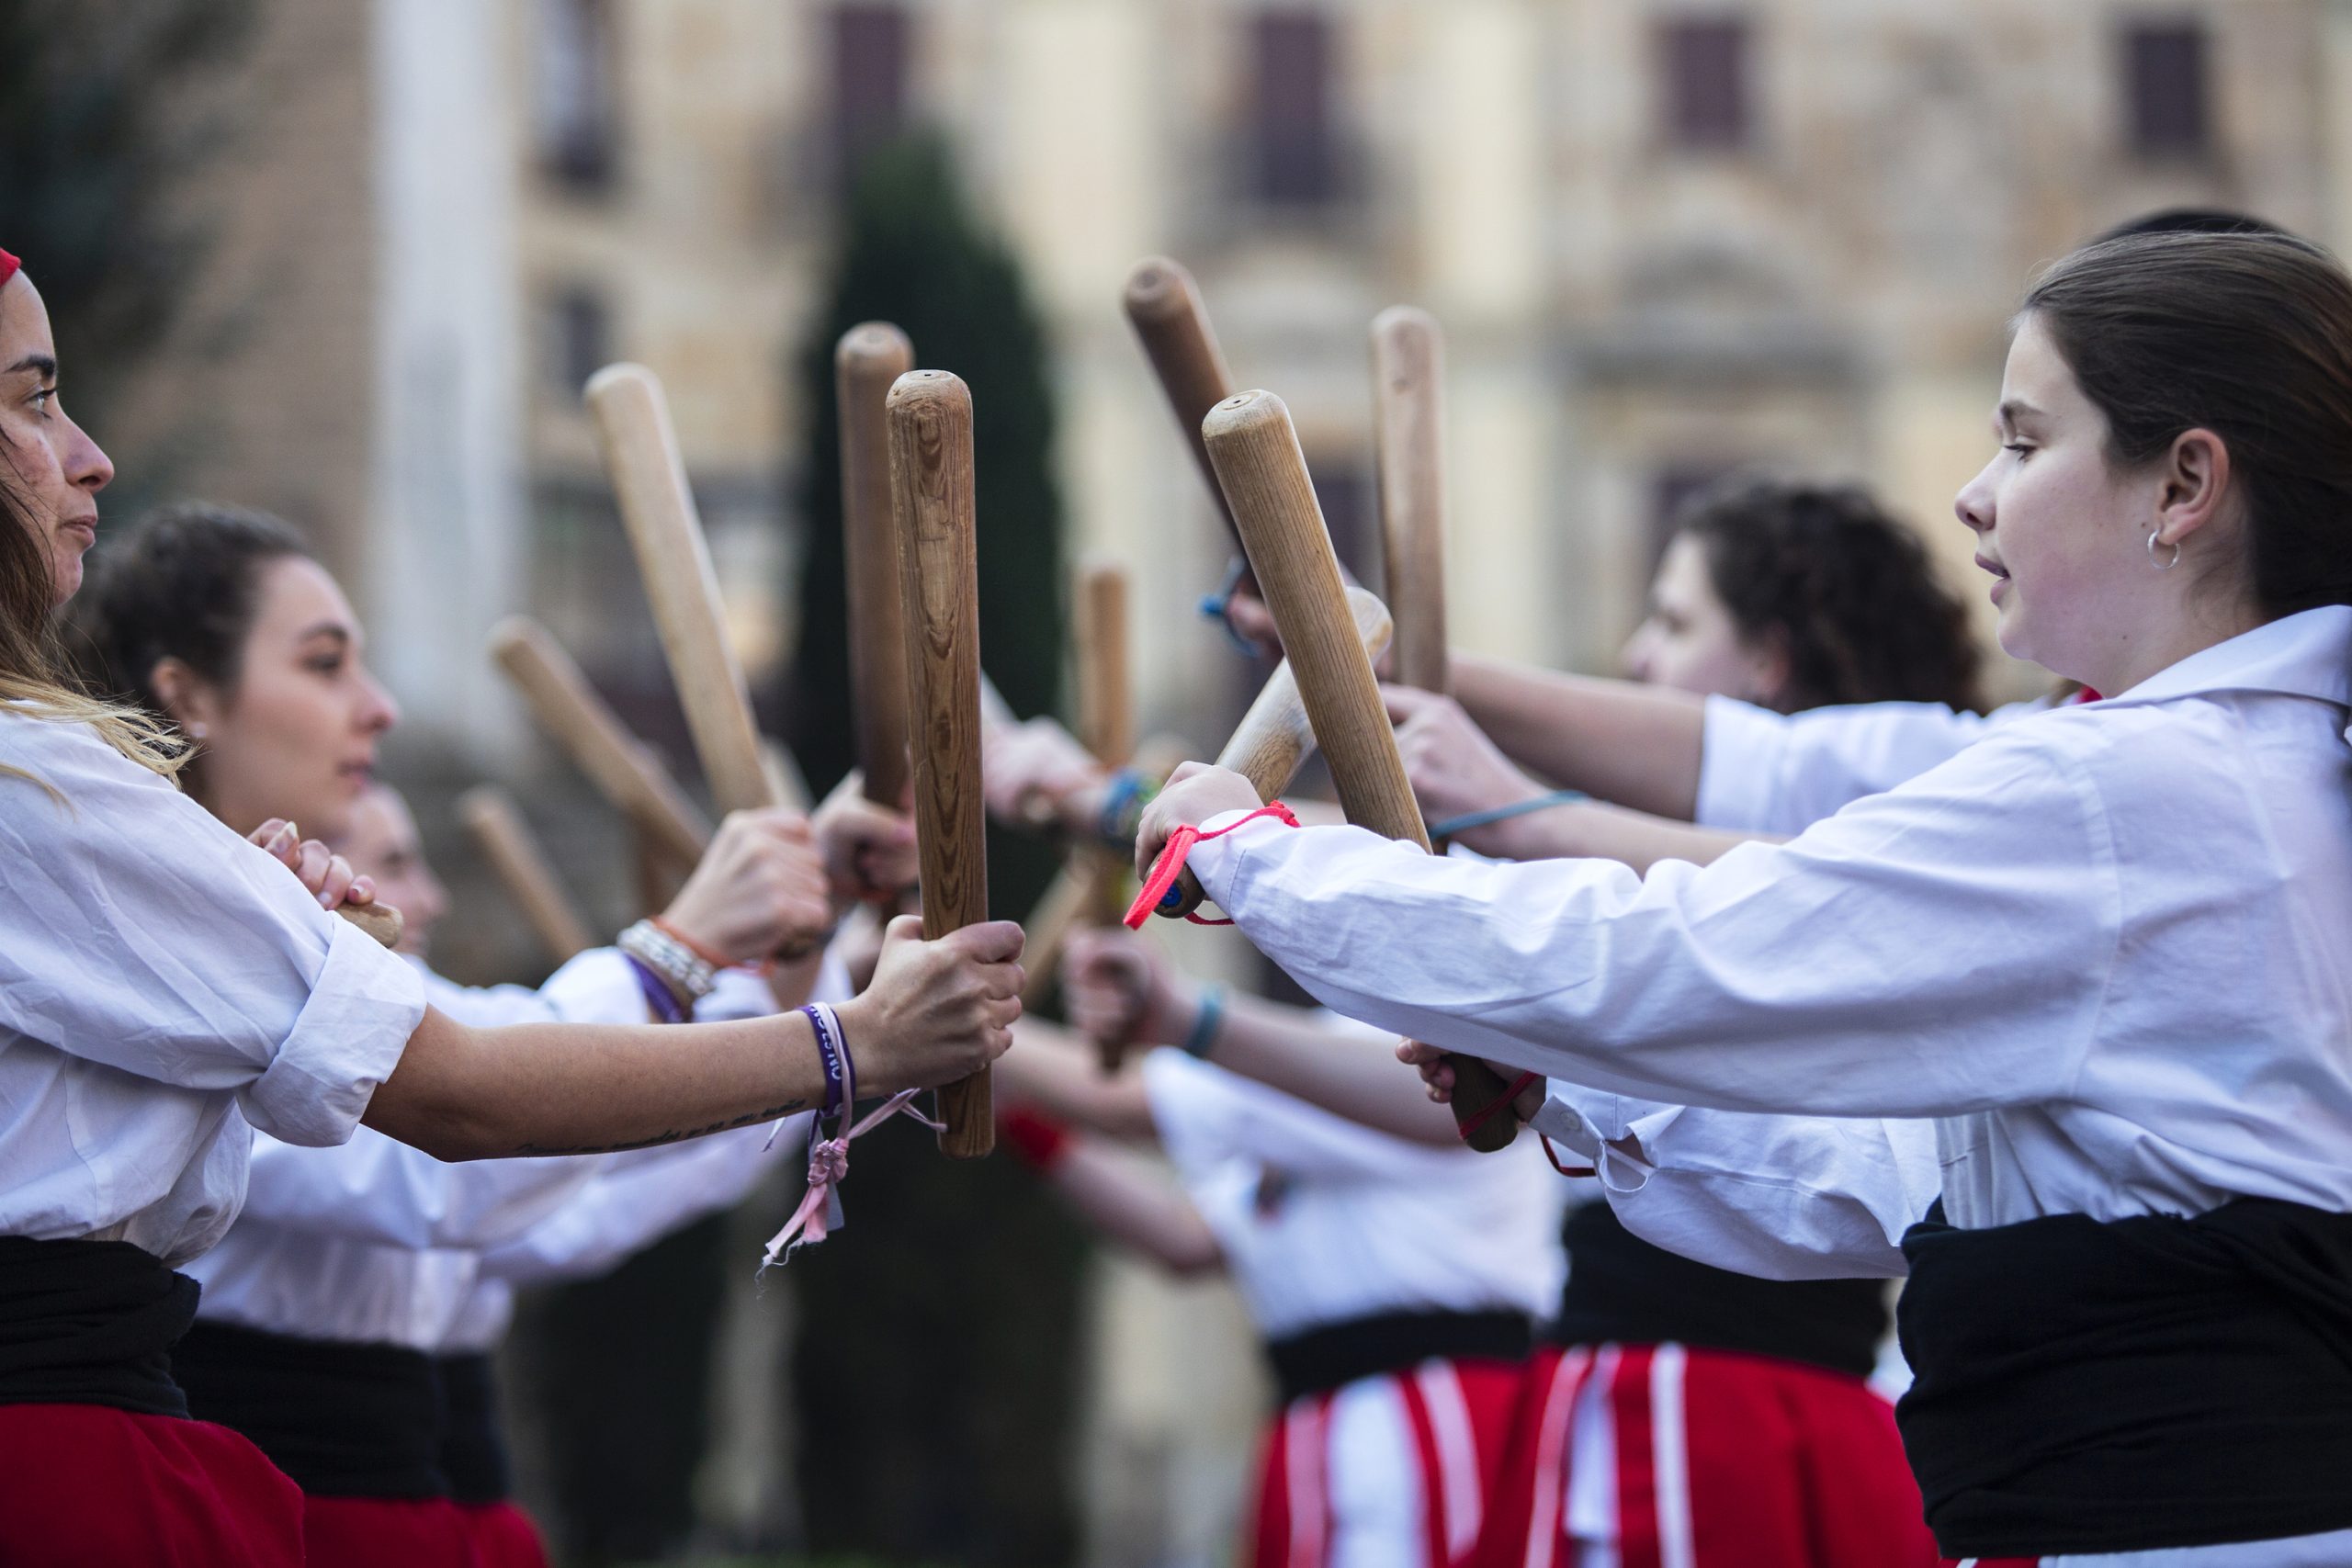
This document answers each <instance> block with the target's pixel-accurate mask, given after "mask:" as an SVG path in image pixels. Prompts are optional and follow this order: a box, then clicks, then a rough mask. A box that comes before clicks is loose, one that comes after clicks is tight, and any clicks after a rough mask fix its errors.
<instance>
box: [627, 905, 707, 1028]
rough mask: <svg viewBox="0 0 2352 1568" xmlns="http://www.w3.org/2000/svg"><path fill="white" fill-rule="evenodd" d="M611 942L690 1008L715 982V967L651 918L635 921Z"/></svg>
mask: <svg viewBox="0 0 2352 1568" xmlns="http://www.w3.org/2000/svg"><path fill="white" fill-rule="evenodd" d="M613 945H615V946H616V947H617V948H619V949H620V950H621V951H622V952H623V953H628V955H629V956H630V957H631V958H634V959H636V960H637V961H638V962H639V963H640V964H644V965H645V966H646V967H647V968H648V969H650V970H652V971H653V972H654V973H655V974H656V975H659V976H662V979H663V980H664V981H666V982H668V984H669V986H670V988H671V989H672V990H673V991H675V992H677V993H678V996H679V998H681V999H682V1000H683V1001H684V1002H685V1004H686V1005H688V1006H689V1007H691V1006H692V1005H693V1004H694V1003H695V1002H698V1001H700V1000H702V998H705V997H707V996H708V995H710V993H711V989H712V987H716V986H717V985H718V970H717V969H715V968H713V967H712V966H711V965H710V964H708V963H707V962H705V961H704V960H703V959H702V957H701V956H700V955H698V954H697V953H695V951H694V949H692V948H690V947H688V946H687V945H686V944H685V943H684V942H680V941H679V940H678V939H677V938H676V937H674V936H673V935H671V934H670V933H669V932H668V931H664V930H662V927H661V926H659V925H657V924H655V923H654V922H653V921H651V920H639V921H638V922H637V924H635V925H633V926H631V927H629V928H628V930H627V931H623V932H621V934H620V938H619V940H618V941H617V942H615V943H614V944H613Z"/></svg>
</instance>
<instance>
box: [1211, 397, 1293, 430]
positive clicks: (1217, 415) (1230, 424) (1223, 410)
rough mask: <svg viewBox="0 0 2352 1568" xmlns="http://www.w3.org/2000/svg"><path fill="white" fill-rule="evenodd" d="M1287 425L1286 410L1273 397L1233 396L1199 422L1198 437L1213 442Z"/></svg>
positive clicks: (1288, 414) (1286, 407) (1276, 398)
mask: <svg viewBox="0 0 2352 1568" xmlns="http://www.w3.org/2000/svg"><path fill="white" fill-rule="evenodd" d="M1288 423H1290V408H1289V406H1288V405H1287V404H1285V403H1284V402H1283V400H1282V399H1280V398H1278V397H1276V396H1275V395H1274V394H1273V393H1272V392H1267V391H1250V392H1236V393H1234V394H1233V396H1231V397H1229V398H1227V399H1226V400H1224V401H1223V402H1221V403H1218V404H1216V406H1215V407H1213V408H1211V409H1210V410H1209V412H1208V413H1207V415H1206V416H1205V417H1204V418H1203V419H1202V421H1201V434H1202V435H1203V436H1204V437H1209V438H1214V437H1216V436H1219V435H1234V434H1240V433H1242V432H1244V431H1250V430H1257V429H1261V428H1263V427H1265V426H1267V425H1272V424H1288Z"/></svg>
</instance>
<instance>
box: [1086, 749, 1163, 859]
mask: <svg viewBox="0 0 2352 1568" xmlns="http://www.w3.org/2000/svg"><path fill="white" fill-rule="evenodd" d="M1155 795H1159V781H1158V780H1156V779H1154V778H1152V777H1151V776H1150V775H1149V774H1148V773H1143V772H1142V771H1140V770H1139V769H1136V768H1121V769H1120V770H1119V771H1118V772H1117V773H1114V774H1112V775H1111V788H1110V791H1109V793H1107V794H1106V795H1104V796H1103V811H1102V815H1101V816H1100V817H1099V818H1096V820H1095V824H1094V830H1095V832H1096V833H1097V834H1099V835H1101V837H1102V840H1103V842H1104V843H1106V844H1108V845H1110V846H1111V847H1112V848H1113V849H1114V850H1125V851H1127V852H1130V853H1132V852H1134V850H1135V847H1136V829H1139V828H1141V827H1142V826H1143V812H1144V807H1147V806H1149V805H1150V804H1151V802H1152V798H1153V797H1154V796H1155Z"/></svg>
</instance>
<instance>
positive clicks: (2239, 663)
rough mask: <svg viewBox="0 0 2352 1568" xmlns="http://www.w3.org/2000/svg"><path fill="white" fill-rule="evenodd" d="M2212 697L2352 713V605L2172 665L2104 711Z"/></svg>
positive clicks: (2285, 619) (2305, 614) (2273, 624)
mask: <svg viewBox="0 0 2352 1568" xmlns="http://www.w3.org/2000/svg"><path fill="white" fill-rule="evenodd" d="M2205 692H2282V693H2285V694H2288V695H2290V696H2298V697H2316V698H2318V699H2319V700H2320V701H2322V702H2325V703H2334V704H2335V705H2336V706H2338V707H2352V604H2323V605H2321V606H2320V607H2319V608H2317V609H2315V610H2303V611H2299V612H2298V613H2296V614H2294V615H2282V616H2280V617H2279V618H2278V620H2275V621H2270V622H2267V623H2266V624H2264V625H2262V626H2256V627H2255V628H2254V629H2253V630H2252V631H2250V632H2241V633H2240V634H2239V635H2237V636H2236V637H2232V638H2230V639H2229V640H2228V641H2227V642H2217V643H2215V644H2214V645H2213V646H2212V647H2211V648H2208V649H2202V650H2200V651H2199V652H2196V653H2192V654H2190V655H2189V656H2188V658H2186V659H2184V660H2180V661H2179V662H2178V663H2177V664H2172V665H2168V666H2166V667H2165V669H2162V670H2159V671H2156V672H2155V673H2154V675H2151V676H2149V677H2148V678H2147V679H2146V680H2144V681H2143V682H2140V683H2139V684H2138V685H2136V686H2134V687H2132V688H2131V690H2130V691H2128V692H2121V693H2118V694H2116V695H2114V696H2111V697H2109V698H2108V699H2107V701H2106V703H2105V705H2106V706H2109V707H2114V706H2120V705H2124V704H2131V703H2161V702H2169V701H2171V700H2172V699H2174V698H2176V697H2186V696H2194V695H2197V694H2200V693H2205Z"/></svg>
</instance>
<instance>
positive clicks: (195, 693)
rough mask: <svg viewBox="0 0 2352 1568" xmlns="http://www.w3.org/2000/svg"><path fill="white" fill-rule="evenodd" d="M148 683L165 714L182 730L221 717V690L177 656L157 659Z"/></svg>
mask: <svg viewBox="0 0 2352 1568" xmlns="http://www.w3.org/2000/svg"><path fill="white" fill-rule="evenodd" d="M147 684H148V686H149V687H150V688H151V689H153V692H154V694H155V700H156V701H157V702H158V703H160V704H161V705H163V709H164V714H165V715H166V716H168V717H169V718H170V719H171V721H172V722H173V723H174V724H175V725H176V726H178V727H179V728H180V730H181V731H182V732H183V733H185V734H194V733H195V732H196V731H197V730H198V728H208V729H209V728H211V727H212V726H213V725H215V724H218V723H219V722H220V694H219V692H218V691H217V690H215V689H214V687H213V684H212V682H209V681H208V680H206V679H205V678H204V677H203V676H201V675H198V673H197V672H196V671H193V670H191V669H189V668H188V667H187V663H186V662H185V661H183V660H178V659H159V660H156V661H155V668H154V669H153V671H150V672H149V673H148V676H147Z"/></svg>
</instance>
